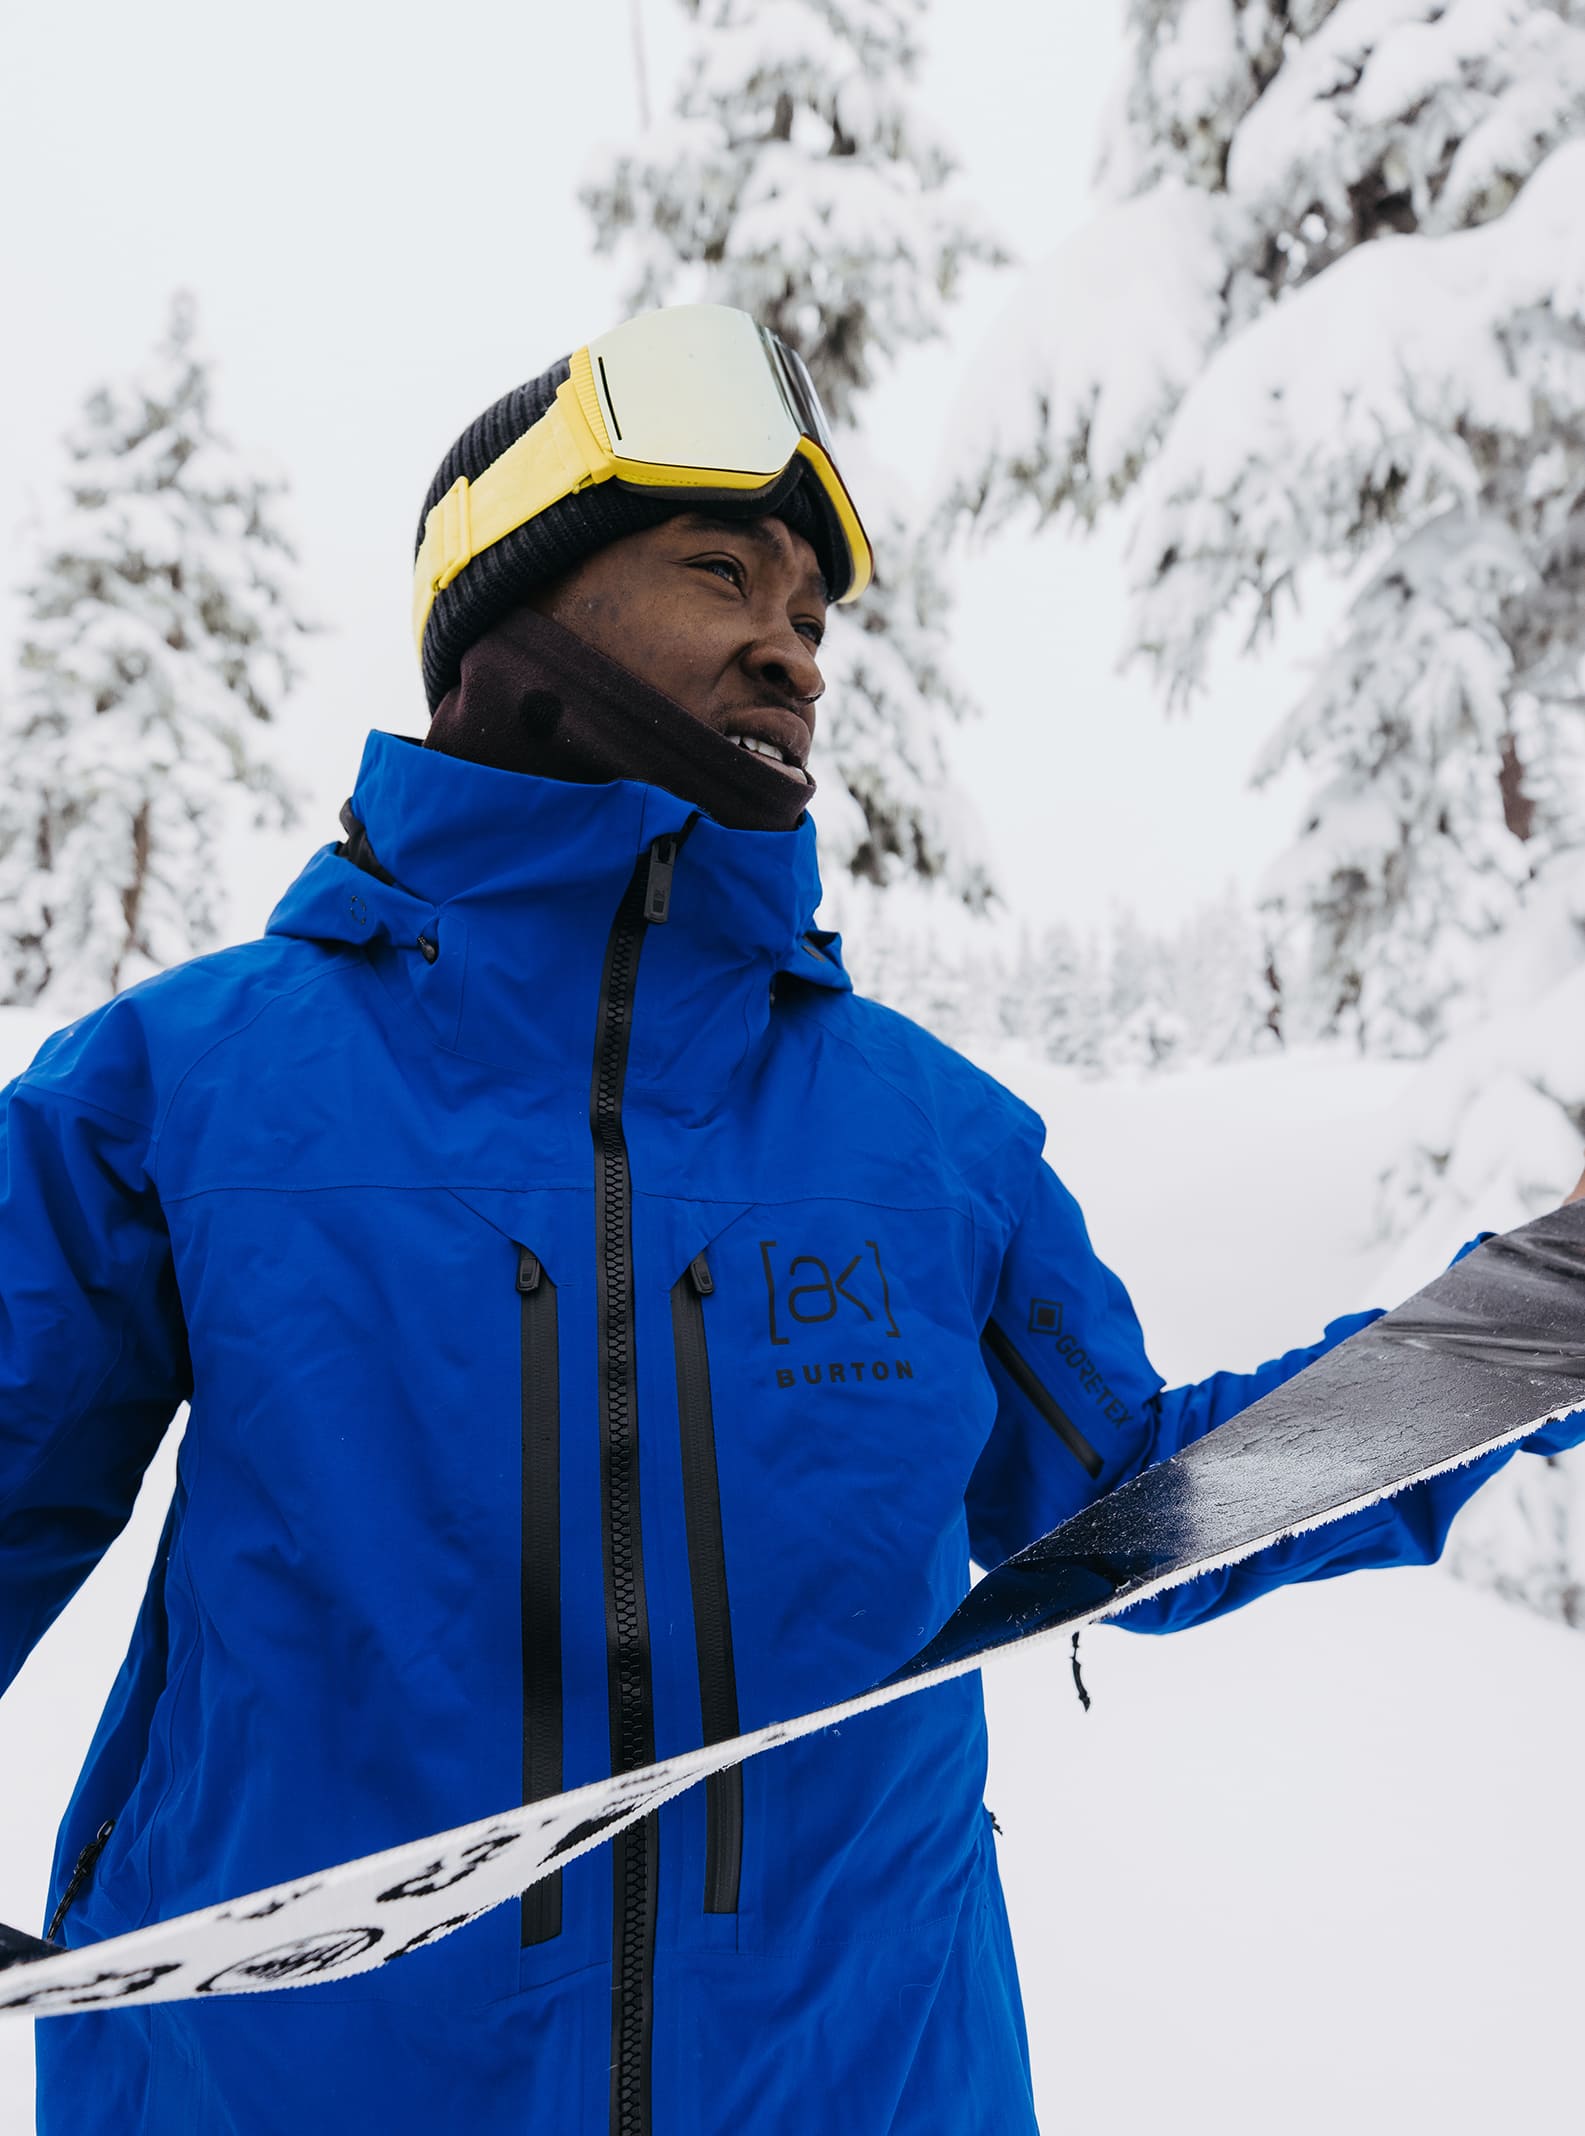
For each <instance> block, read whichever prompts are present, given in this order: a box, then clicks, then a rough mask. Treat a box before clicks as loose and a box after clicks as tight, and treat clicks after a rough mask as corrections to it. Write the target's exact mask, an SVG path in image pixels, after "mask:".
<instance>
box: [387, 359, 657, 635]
mask: <svg viewBox="0 0 1585 2136" xmlns="http://www.w3.org/2000/svg"><path fill="white" fill-rule="evenodd" d="M580 357H581V358H582V364H581V366H580V363H579V358H580ZM580 369H581V371H582V377H581V378H580V376H579V372H580ZM591 413H592V416H593V421H592V422H591V420H590V417H591ZM597 424H598V425H599V430H597V429H596V427H595V425H597ZM604 427H605V426H604V424H603V423H601V422H600V410H599V402H598V401H597V400H596V399H595V393H594V381H593V377H592V374H591V373H590V369H589V357H588V351H587V350H585V349H580V350H579V351H578V354H577V356H575V357H574V358H573V359H572V365H571V376H570V377H568V378H566V379H564V380H563V381H562V383H561V384H560V385H559V386H558V387H557V388H556V398H555V399H554V400H553V401H552V402H551V404H550V406H549V407H548V408H547V409H546V410H545V413H544V414H543V415H542V416H541V417H540V418H539V421H538V422H537V423H533V424H531V425H530V426H529V428H528V429H527V430H525V431H524V433H523V435H522V436H521V437H520V438H518V439H517V440H516V441H515V443H513V444H511V445H509V446H508V447H507V449H506V451H505V452H503V453H502V454H501V456H500V458H499V459H497V460H492V461H491V463H490V465H489V466H488V467H487V468H486V469H485V470H484V472H483V473H482V474H481V475H479V476H478V477H477V479H476V480H474V481H472V482H470V481H469V480H468V477H467V476H466V475H459V476H458V477H457V479H456V481H455V482H454V483H453V484H452V485H451V488H450V489H449V490H447V492H446V494H445V496H444V497H442V498H441V499H440V501H439V502H438V503H437V504H436V505H434V506H433V507H432V508H431V510H430V513H429V517H428V518H427V519H426V520H425V521H424V539H423V541H422V543H421V544H420V545H419V551H418V556H417V558H416V560H415V562H414V565H413V637H414V640H415V642H416V643H417V646H418V649H419V653H420V655H422V653H423V649H424V629H425V626H426V625H427V624H428V622H429V612H430V610H431V609H432V608H433V607H434V605H435V596H436V595H437V594H438V593H440V592H442V591H443V590H444V589H445V588H446V587H447V586H449V585H450V584H451V582H452V580H453V579H454V578H456V577H457V575H458V574H459V572H461V571H462V570H464V569H465V567H466V566H467V565H468V564H470V563H472V561H473V559H474V558H475V557H476V556H478V555H480V554H482V552H483V551H484V550H486V549H489V548H492V547H493V546H494V545H495V543H496V542H498V541H501V540H503V539H504V538H505V537H506V536H507V535H508V534H512V533H515V532H516V530H517V529H518V528H519V527H521V526H525V525H526V524H527V523H528V521H529V520H531V519H536V518H537V517H538V516H539V514H540V513H541V512H545V511H548V510H549V509H550V507H551V506H552V505H553V504H559V503H560V502H561V500H562V498H563V497H570V496H572V495H573V494H574V492H575V491H577V490H581V489H588V488H590V487H591V486H592V485H593V484H594V483H596V482H605V481H609V479H610V477H611V476H612V474H613V473H614V472H615V469H616V463H615V461H614V460H613V459H612V456H611V453H610V451H609V449H608V448H607V447H606V446H604V445H602V443H601V442H600V436H599V431H600V430H603V429H604Z"/></svg>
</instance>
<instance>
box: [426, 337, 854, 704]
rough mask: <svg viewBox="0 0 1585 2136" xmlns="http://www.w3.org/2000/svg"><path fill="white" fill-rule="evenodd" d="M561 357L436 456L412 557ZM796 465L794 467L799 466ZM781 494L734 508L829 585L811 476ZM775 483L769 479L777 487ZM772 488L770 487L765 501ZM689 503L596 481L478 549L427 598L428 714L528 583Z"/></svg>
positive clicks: (518, 433)
mask: <svg viewBox="0 0 1585 2136" xmlns="http://www.w3.org/2000/svg"><path fill="white" fill-rule="evenodd" d="M567 370H568V365H567V359H566V358H565V357H563V358H562V359H561V361H560V362H559V363H553V364H552V365H551V367H550V369H549V370H548V371H542V372H541V373H540V375H539V376H538V378H531V379H529V380H528V381H527V383H526V384H524V385H521V386H514V387H513V388H512V390H511V392H510V393H503V394H502V396H501V398H500V399H499V400H498V401H497V402H496V403H495V405H494V406H493V407H490V408H486V409H485V411H484V413H483V415H481V416H479V417H478V418H477V419H476V420H475V421H474V422H472V423H470V424H469V425H468V427H467V429H466V430H465V431H464V432H463V433H462V435H461V437H460V438H458V440H457V442H456V444H455V445H453V446H452V448H451V450H450V452H448V453H447V455H446V457H445V458H444V459H443V460H442V461H441V463H440V467H439V470H438V471H437V473H436V475H435V479H434V481H433V482H431V483H430V485H429V491H428V494H427V495H426V496H425V498H424V504H423V509H422V511H421V512H420V513H419V515H418V538H417V541H415V543H414V545H413V553H414V556H415V557H416V556H417V554H418V550H419V548H420V547H421V546H422V543H423V539H424V523H425V521H426V520H427V519H428V517H429V515H430V512H431V511H432V510H433V509H434V507H435V506H436V505H437V504H438V503H439V502H440V500H441V498H442V497H444V496H445V494H446V492H447V490H449V489H450V488H451V486H452V484H453V483H454V482H455V481H456V479H457V477H458V476H459V475H466V476H467V478H468V480H469V481H470V482H476V481H477V480H478V478H479V477H480V475H482V474H483V473H484V470H485V469H486V468H487V467H489V466H490V465H491V464H492V463H493V462H494V461H496V460H498V459H499V458H500V457H501V455H502V453H503V452H505V451H506V449H507V447H508V446H509V445H515V444H516V442H517V440H518V439H519V438H520V437H522V435H523V434H524V432H525V431H526V430H529V429H531V428H532V426H533V425H534V424H535V423H537V422H538V421H539V419H540V417H541V416H542V415H543V414H544V413H545V411H546V409H547V408H548V407H549V406H550V404H551V402H552V401H553V400H554V399H555V397H556V388H557V387H558V386H559V385H560V384H561V383H562V381H563V380H564V379H565V378H566V376H567ZM801 466H802V463H801V462H800V463H799V467H800V468H801ZM789 476H790V479H789V482H788V493H787V494H786V495H785V496H783V497H781V498H780V500H779V501H777V502H774V503H773V502H771V501H770V500H769V499H766V500H757V501H756V502H755V503H754V504H753V505H751V506H745V507H741V508H740V509H742V510H743V513H744V516H745V517H748V518H759V517H762V516H764V515H765V514H766V513H768V512H771V511H774V512H775V513H776V514H777V516H778V517H779V518H781V519H784V520H785V521H786V522H787V524H788V526H790V527H791V528H792V530H793V532H794V533H796V534H801V535H802V536H803V538H804V540H805V541H807V542H808V543H809V545H810V547H811V548H812V549H813V550H814V552H815V554H816V556H817V557H818V558H819V559H820V568H821V570H822V571H823V572H824V573H825V577H826V583H827V585H828V586H829V585H833V584H835V583H836V577H837V567H836V561H835V557H834V555H833V552H832V537H831V532H830V529H829V527H828V525H827V520H826V515H825V513H824V512H823V511H822V510H821V509H820V508H819V507H818V505H817V504H816V502H815V500H814V498H813V496H812V495H811V494H810V492H811V488H812V487H813V482H812V477H811V478H805V477H804V476H803V475H802V474H801V473H799V472H797V471H794V470H789ZM778 487H779V485H778ZM775 495H776V492H774V491H773V492H772V493H771V496H772V498H774V497H775ZM688 509H689V507H688V506H687V505H685V504H679V503H678V502H677V501H676V499H675V498H671V497H667V496H666V495H664V493H662V492H660V491H647V492H640V491H637V490H629V489H623V488H622V487H621V485H620V484H619V483H617V482H600V483H596V484H595V485H594V487H593V488H591V489H586V490H579V491H578V492H577V493H576V494H575V495H574V496H571V497H563V498H562V499H561V501H560V502H559V503H557V504H553V505H551V506H550V508H549V509H548V510H547V511H544V512H541V513H540V514H539V516H538V517H537V518H535V519H530V520H528V521H527V522H526V523H525V524H524V525H523V526H520V527H517V528H515V529H514V530H513V531H512V532H511V533H510V534H507V535H505V536H503V538H502V539H501V540H500V541H498V542H495V543H494V544H492V546H491V547H490V548H488V549H482V550H481V551H480V552H479V554H478V555H477V556H476V557H474V558H473V560H472V561H471V563H468V564H467V565H465V566H464V567H463V569H462V571H461V572H459V573H458V575H457V577H456V578H454V579H453V580H452V582H451V584H450V585H449V586H446V587H443V588H442V589H441V591H440V592H439V593H438V594H436V596H435V605H434V606H433V608H432V609H431V610H430V612H429V622H428V625H427V627H426V629H425V631H424V694H425V696H426V697H427V698H428V700H429V709H430V711H431V712H433V711H434V710H435V707H436V706H437V705H438V704H439V703H440V700H441V699H442V698H443V697H444V696H445V694H446V692H447V691H448V690H450V689H452V688H453V687H454V686H455V684H456V681H457V678H458V676H459V675H460V673H461V671H462V656H463V654H464V653H465V652H466V651H467V649H468V647H469V646H470V645H472V644H473V643H474V641H475V639H477V638H479V637H482V636H483V634H484V632H485V631H487V630H489V629H490V628H491V627H492V626H493V625H494V624H496V623H498V622H500V620H501V618H502V617H503V616H506V615H509V614H510V613H511V611H512V610H513V609H514V608H519V607H521V606H522V604H523V603H524V602H525V601H526V600H527V599H528V597H529V595H530V594H531V593H533V592H534V591H535V589H536V588H538V587H540V586H544V585H548V584H549V582H550V581H551V580H552V579H555V578H559V577H560V576H561V575H562V573H563V572H565V571H570V570H571V569H572V568H573V566H574V565H575V564H580V563H582V562H583V560H584V558H585V557H586V556H592V555H593V554H594V553H595V551H596V550H597V549H603V548H604V547H605V546H606V544H607V543H608V542H613V541H620V540H621V539H622V537H623V536H624V535H626V534H641V533H643V531H644V530H645V529H646V528H647V527H657V526H659V525H660V523H661V521H662V520H664V519H670V518H671V517H672V516H673V515H674V514H675V513H677V512H679V511H686V510H688ZM709 509H710V510H711V511H712V512H716V513H724V512H729V511H731V510H732V509H733V507H732V506H731V505H730V504H727V505H723V504H712V505H711V506H710V507H709Z"/></svg>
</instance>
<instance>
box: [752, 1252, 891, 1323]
mask: <svg viewBox="0 0 1585 2136" xmlns="http://www.w3.org/2000/svg"><path fill="white" fill-rule="evenodd" d="M759 1253H760V1262H761V1264H762V1266H763V1268H764V1271H765V1309H766V1313H767V1315H768V1318H769V1323H770V1339H771V1341H772V1343H774V1344H775V1345H776V1346H777V1347H778V1348H780V1347H782V1346H784V1345H786V1344H788V1343H790V1342H791V1341H792V1339H793V1337H794V1335H795V1334H796V1333H797V1332H798V1330H799V1329H800V1328H815V1327H830V1328H831V1331H832V1333H833V1334H839V1333H840V1334H852V1335H856V1334H857V1333H858V1332H859V1331H860V1329H867V1330H868V1331H869V1332H870V1333H871V1334H873V1335H876V1336H880V1337H884V1338H886V1339H887V1340H888V1341H891V1342H897V1341H900V1340H901V1338H902V1330H901V1328H899V1327H898V1325H897V1320H896V1317H895V1315H894V1314H893V1312H892V1292H891V1285H890V1283H889V1282H888V1281H887V1277H886V1267H885V1263H884V1262H883V1261H882V1260H881V1250H880V1247H879V1246H878V1245H877V1244H876V1242H875V1241H874V1239H865V1240H864V1241H863V1242H862V1244H861V1245H860V1246H859V1248H858V1251H857V1252H856V1253H851V1254H848V1253H841V1254H833V1255H831V1256H830V1258H829V1259H827V1258H826V1257H825V1256H824V1255H821V1254H817V1253H792V1252H790V1251H789V1250H788V1249H787V1248H786V1247H784V1246H782V1245H780V1244H779V1243H778V1242H777V1241H776V1240H775V1239H761V1240H760V1242H759ZM833 1323H835V1325H834V1326H833V1325H832V1324H833Z"/></svg>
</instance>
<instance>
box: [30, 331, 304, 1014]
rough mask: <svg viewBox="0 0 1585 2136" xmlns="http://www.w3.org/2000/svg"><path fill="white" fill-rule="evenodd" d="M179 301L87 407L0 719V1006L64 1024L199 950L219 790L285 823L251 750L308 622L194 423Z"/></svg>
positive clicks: (277, 784)
mask: <svg viewBox="0 0 1585 2136" xmlns="http://www.w3.org/2000/svg"><path fill="white" fill-rule="evenodd" d="M211 399H212V375H211V365H210V362H209V360H208V359H207V358H206V356H205V355H204V354H203V352H202V349H201V347H200V345H199V342H198V339H197V331H196V323H195V316H194V306H193V302H192V300H191V298H190V297H187V296H185V295H178V296H177V297H176V298H175V299H174V300H173V302H172V305H171V310H170V316H169V321H168V325H167V329H166V332H165V335H164V338H163V340H162V341H161V342H160V344H159V346H158V347H157V349H156V350H155V351H154V353H153V355H152V358H151V359H150V360H149V361H148V362H147V363H146V364H145V365H144V366H143V367H142V368H141V369H139V370H138V371H137V372H136V373H135V374H134V375H132V376H131V377H130V378H128V379H126V380H125V381H124V382H121V383H117V384H114V385H107V386H104V387H102V388H100V389H99V390H98V391H97V392H95V393H93V394H92V395H91V396H90V397H89V399H88V400H87V402H86V404H85V406H84V409H83V412H82V416H81V419H80V420H79V422H78V423H77V424H76V426H75V427H74V429H73V430H72V432H71V434H70V435H69V437H68V439H67V441H66V443H67V451H68V454H69V466H68V470H67V475H66V481H65V492H66V495H65V499H64V502H63V504H62V507H61V508H60V509H59V510H58V511H57V512H55V513H54V514H53V515H52V517H51V518H50V520H49V522H48V524H47V525H46V526H45V528H44V529H43V530H42V533H41V537H40V541H39V546H38V565H37V568H36V571H35V573H34V575H33V578H32V581H31V583H30V584H28V585H27V586H26V587H25V588H24V589H23V594H24V601H25V615H24V622H23V629H22V636H21V645H20V653H19V660H18V669H17V675H16V679H15V685H14V687H13V688H12V689H11V690H10V691H9V692H8V693H7V696H6V699H5V702H4V705H3V708H0V749H3V752H4V761H5V768H6V776H5V782H4V786H3V789H0V1002H5V1003H25V1002H31V1001H36V1000H38V999H39V998H40V997H41V996H43V995H45V993H46V990H47V997H48V999H49V1001H50V1003H51V1005H52V1006H55V1007H58V1008H59V1009H61V1010H62V1011H63V1012H74V1011H76V1010H78V1009H80V1008H82V1007H85V1006H87V1005H88V1004H90V1003H92V1002H94V1001H97V1000H99V999H102V998H103V997H104V996H106V995H107V994H110V993H113V992H115V991H116V989H117V988H119V987H121V986H124V985H126V984H128V983H129V982H130V981H131V980H133V979H136V978H138V977H141V976H143V975H144V974H146V973H148V972H151V971H154V970H157V969H159V968H160V967H162V966H164V965H167V964H171V963H174V962H175V961H177V960H178V959H179V958H181V957H185V956H188V955H190V954H192V953H193V952H194V951H196V950H200V949H203V948H206V947H208V946H209V945H211V944H212V943H213V942H214V940H215V939H216V936H217V933H218V930H219V925H220V917H221V912H222V909H223V902H224V900H223V892H222V881H221V875H222V871H221V866H220V851H219V846H220V840H221V837H222V834H223V831H224V829H225V825H226V822H227V810H228V807H229V805H230V802H231V799H232V797H233V796H234V795H239V794H240V795H245V796H246V797H247V799H248V801H249V802H250V803H251V805H252V807H253V810H254V812H255V815H256V817H257V818H258V819H259V820H274V821H277V822H287V821H289V820H290V818H291V809H292V803H291V796H290V792H289V789H288V786H287V782H286V780H285V778H284V777H283V775H282V773H281V771H280V770H279V768H278V767H277V766H276V765H275V764H274V763H273V762H272V761H271V759H270V757H269V756H268V755H267V754H266V753H265V752H264V751H263V750H262V749H261V748H260V747H259V745H258V742H257V741H256V739H255V737H256V735H257V732H258V729H259V728H260V726H261V725H262V724H264V723H266V722H268V721H269V719H270V718H271V716H272V714H273V712H274V711H275V709H276V708H277V707H278V705H279V704H280V702H281V700H282V698H283V697H284V695H285V693H286V692H287V690H288V689H289V688H290V687H291V684H292V682H293V680H294V676H295V665H294V658H293V643H294V640H295V638H296V636H297V635H298V633H299V632H301V631H303V630H304V629H305V628H307V627H308V626H307V625H306V623H305V621H304V620H303V618H302V617H301V615H300V614H299V613H298V611H297V608H296V606H295V603H294V595H293V592H292V575H291V566H292V562H293V557H292V551H291V548H290V546H289V545H288V542H287V540H286V538H285V537H284V535H283V534H282V532H281V531H280V528H279V526H278V524H277V520H276V508H277V500H278V497H279V495H280V489H281V486H280V485H279V484H278V483H275V482H272V481H270V480H267V479H265V478H263V477H261V476H260V475H259V474H258V473H257V472H256V471H254V470H253V469H251V468H250V467H249V466H248V465H246V464H245V462H244V461H243V460H241V459H240V458H239V457H238V456H237V454H236V453H235V452H234V451H233V450H232V448H231V447H230V446H229V445H228V444H227V443H226V441H225V439H224V438H223V437H222V436H221V435H220V433H219V432H218V431H217V430H216V429H215V427H214V422H213V417H212V411H211Z"/></svg>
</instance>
